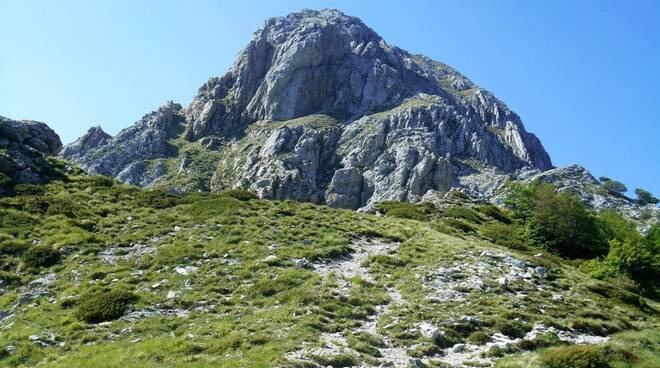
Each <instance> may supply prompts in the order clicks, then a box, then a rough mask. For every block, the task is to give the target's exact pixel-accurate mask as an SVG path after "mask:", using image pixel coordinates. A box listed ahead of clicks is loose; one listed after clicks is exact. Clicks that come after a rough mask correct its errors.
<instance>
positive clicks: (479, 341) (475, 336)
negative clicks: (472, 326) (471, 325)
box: [467, 331, 490, 345]
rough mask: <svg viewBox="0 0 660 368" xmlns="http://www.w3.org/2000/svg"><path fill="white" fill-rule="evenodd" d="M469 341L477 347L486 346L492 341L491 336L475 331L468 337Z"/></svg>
mask: <svg viewBox="0 0 660 368" xmlns="http://www.w3.org/2000/svg"><path fill="white" fill-rule="evenodd" d="M467 340H468V341H469V342H470V343H472V344H475V345H484V344H486V343H487V342H489V341H490V336H488V335H487V334H486V333H484V332H483V331H474V332H473V333H471V334H470V336H468V338H467Z"/></svg>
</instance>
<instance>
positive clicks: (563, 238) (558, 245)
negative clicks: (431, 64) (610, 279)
mask: <svg viewBox="0 0 660 368" xmlns="http://www.w3.org/2000/svg"><path fill="white" fill-rule="evenodd" d="M509 203H511V204H512V205H513V207H514V208H515V210H516V211H517V214H518V216H519V217H521V218H523V219H524V220H525V222H526V230H525V238H526V239H527V241H529V242H530V243H531V244H533V245H536V246H540V247H544V248H547V249H548V250H550V251H552V252H556V253H558V254H560V255H562V256H565V257H568V258H595V257H598V256H602V255H605V254H606V253H607V250H608V244H607V241H606V239H605V237H604V235H603V233H602V230H601V227H600V226H599V225H598V222H597V219H596V216H594V215H593V213H592V212H590V211H589V210H587V208H586V207H585V205H584V204H583V203H582V202H581V201H580V200H579V199H577V198H575V197H573V196H571V195H568V194H565V193H557V192H556V191H555V188H554V187H553V186H552V185H551V184H547V183H533V184H532V185H529V186H515V187H514V194H513V196H512V198H511V199H510V201H509Z"/></svg>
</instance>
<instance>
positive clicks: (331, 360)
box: [312, 353, 359, 368]
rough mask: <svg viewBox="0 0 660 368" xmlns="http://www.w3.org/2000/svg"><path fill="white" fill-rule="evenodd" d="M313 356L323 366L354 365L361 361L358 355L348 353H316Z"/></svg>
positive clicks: (338, 367) (336, 367)
mask: <svg viewBox="0 0 660 368" xmlns="http://www.w3.org/2000/svg"><path fill="white" fill-rule="evenodd" d="M312 358H313V359H314V360H315V361H316V362H317V363H319V364H320V365H322V366H323V367H332V368H343V367H354V366H357V365H358V362H359V360H358V357H356V356H355V355H353V354H347V353H339V354H323V355H314V356H313V357H312Z"/></svg>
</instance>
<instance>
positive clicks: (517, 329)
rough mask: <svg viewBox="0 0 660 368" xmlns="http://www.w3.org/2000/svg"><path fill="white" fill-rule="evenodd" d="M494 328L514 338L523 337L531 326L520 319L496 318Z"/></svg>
mask: <svg viewBox="0 0 660 368" xmlns="http://www.w3.org/2000/svg"><path fill="white" fill-rule="evenodd" d="M495 329H497V330H499V331H500V332H501V333H502V334H504V335H506V336H509V337H511V338H514V339H516V338H520V337H524V336H525V334H527V332H529V331H531V329H532V328H531V327H530V326H529V325H528V324H526V323H523V322H521V321H516V320H506V319H498V320H497V321H495Z"/></svg>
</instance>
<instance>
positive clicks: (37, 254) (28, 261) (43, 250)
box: [21, 244, 60, 268]
mask: <svg viewBox="0 0 660 368" xmlns="http://www.w3.org/2000/svg"><path fill="white" fill-rule="evenodd" d="M21 260H22V261H23V263H25V265H26V266H28V267H35V268H36V267H48V266H52V265H54V264H55V263H57V262H59V261H60V253H59V252H58V251H57V250H55V249H54V248H53V247H51V246H50V245H46V244H37V245H35V246H32V247H30V248H28V249H27V250H26V251H25V252H24V253H23V256H22V257H21Z"/></svg>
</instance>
